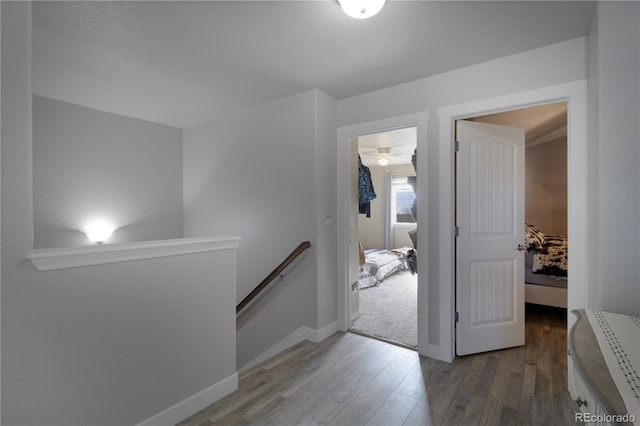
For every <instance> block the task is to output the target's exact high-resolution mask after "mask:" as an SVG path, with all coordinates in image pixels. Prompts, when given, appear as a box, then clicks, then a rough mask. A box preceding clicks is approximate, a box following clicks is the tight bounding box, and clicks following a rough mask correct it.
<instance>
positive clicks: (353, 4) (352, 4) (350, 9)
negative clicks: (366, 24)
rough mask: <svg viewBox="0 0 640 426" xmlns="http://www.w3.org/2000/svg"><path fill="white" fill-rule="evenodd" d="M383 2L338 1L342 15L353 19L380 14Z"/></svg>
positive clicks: (370, 0)
mask: <svg viewBox="0 0 640 426" xmlns="http://www.w3.org/2000/svg"><path fill="white" fill-rule="evenodd" d="M384 2H385V0H338V3H340V6H342V10H344V13H346V14H347V15H349V16H351V17H352V18H355V19H366V18H371V17H372V16H373V15H375V14H376V13H378V12H380V10H381V9H382V6H384Z"/></svg>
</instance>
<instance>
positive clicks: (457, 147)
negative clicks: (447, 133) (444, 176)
mask: <svg viewBox="0 0 640 426" xmlns="http://www.w3.org/2000/svg"><path fill="white" fill-rule="evenodd" d="M455 150H456V152H458V151H460V141H456V143H455Z"/></svg>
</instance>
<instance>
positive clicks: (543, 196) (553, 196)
mask: <svg viewBox="0 0 640 426" xmlns="http://www.w3.org/2000/svg"><path fill="white" fill-rule="evenodd" d="M525 162H526V165H525V222H527V223H530V224H532V225H535V226H536V227H537V228H538V229H540V230H542V231H543V232H544V233H546V234H553V235H565V236H566V235H567V139H566V138H561V139H557V140H554V141H550V142H547V143H543V144H539V145H535V146H531V147H527V149H526V155H525Z"/></svg>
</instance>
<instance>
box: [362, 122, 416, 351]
mask: <svg viewBox="0 0 640 426" xmlns="http://www.w3.org/2000/svg"><path fill="white" fill-rule="evenodd" d="M416 131H417V129H416V127H407V128H403V129H396V130H392V131H388V132H383V133H377V134H371V135H364V136H359V137H358V154H359V157H360V159H361V162H362V166H363V169H364V170H365V173H368V175H370V177H371V186H372V187H373V189H374V192H375V198H373V199H372V200H371V201H370V205H369V207H368V208H365V209H364V210H363V209H361V210H360V213H361V214H359V215H358V238H359V241H360V245H361V249H362V250H361V252H360V255H359V262H358V263H359V277H358V278H359V279H358V291H357V297H354V299H355V300H356V302H355V303H354V305H355V306H354V307H353V312H352V319H353V324H352V331H355V332H358V333H361V334H364V335H367V336H372V337H375V338H378V339H382V340H385V341H389V342H392V343H395V344H399V345H402V346H407V347H410V348H416V347H417V275H416V274H415V273H414V272H415V271H416V265H415V263H414V261H415V259H416V251H415V250H414V249H415V243H414V241H415V238H414V239H412V237H414V236H415V235H414V234H415V232H416V229H417V225H416V221H415V211H416V195H415V194H416V192H415V179H416V178H415V176H416V168H415V166H414V164H415V157H414V155H416V154H417V152H416V140H417V134H416ZM363 179H365V180H366V179H367V178H366V177H365V178H363ZM359 183H362V180H360V182H359Z"/></svg>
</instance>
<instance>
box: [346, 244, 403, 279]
mask: <svg viewBox="0 0 640 426" xmlns="http://www.w3.org/2000/svg"><path fill="white" fill-rule="evenodd" d="M364 257H365V261H364V264H362V265H361V267H360V276H359V281H358V286H359V288H367V287H372V286H376V285H379V284H380V283H381V282H382V281H384V280H385V278H387V277H388V276H389V275H392V274H395V273H396V272H398V271H401V270H404V269H406V265H405V263H404V262H403V261H402V259H401V258H399V257H398V255H396V254H394V253H392V252H390V251H389V250H386V249H382V250H378V249H371V250H365V251H364Z"/></svg>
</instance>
